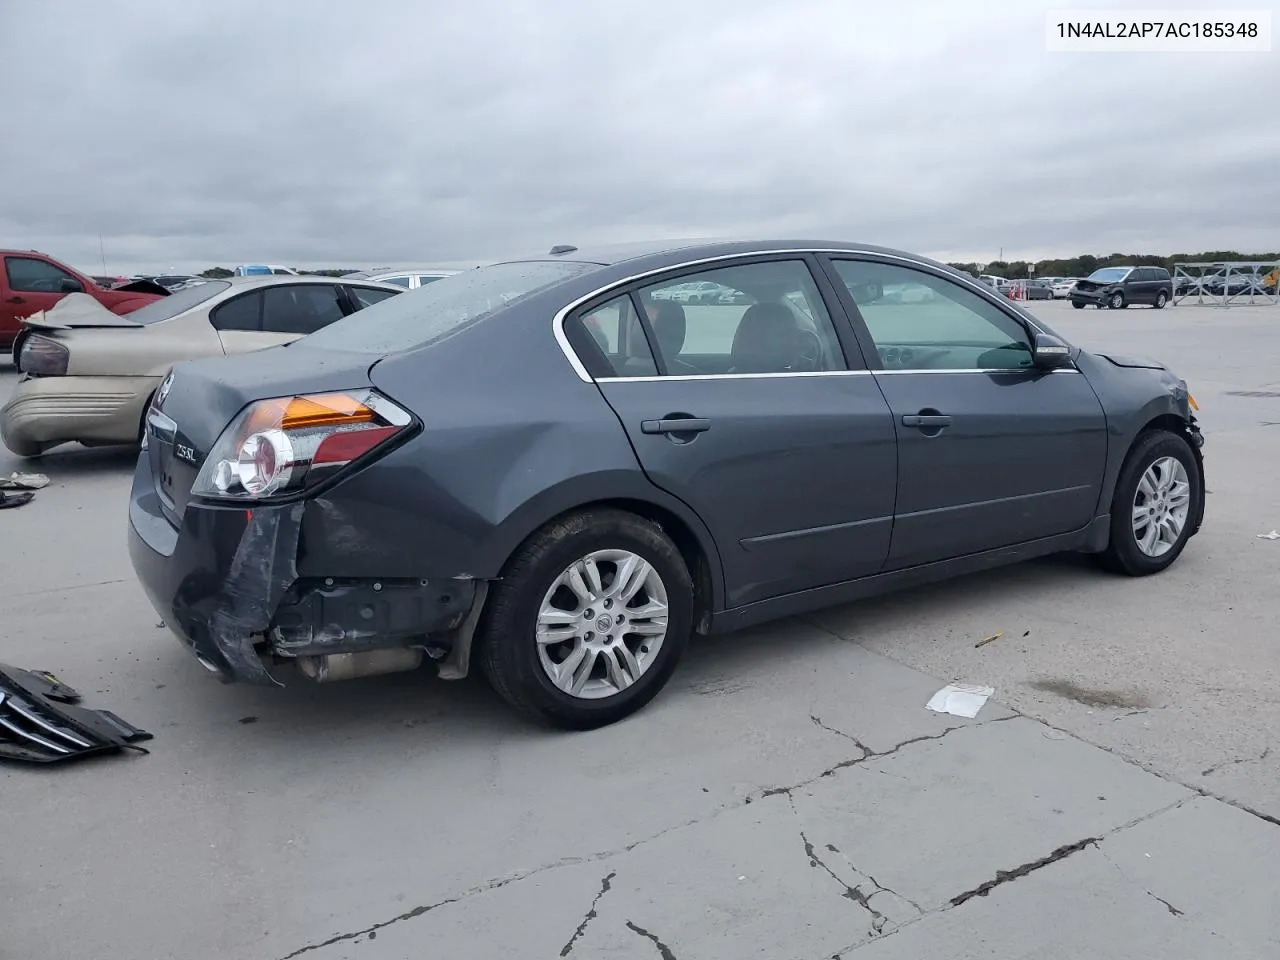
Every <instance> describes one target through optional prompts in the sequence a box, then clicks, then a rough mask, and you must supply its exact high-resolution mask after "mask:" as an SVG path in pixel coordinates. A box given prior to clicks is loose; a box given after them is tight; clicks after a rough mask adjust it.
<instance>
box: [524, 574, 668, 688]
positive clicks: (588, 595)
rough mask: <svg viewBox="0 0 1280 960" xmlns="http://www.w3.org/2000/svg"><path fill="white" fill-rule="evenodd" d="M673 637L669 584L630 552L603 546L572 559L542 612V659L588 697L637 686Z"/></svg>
mask: <svg viewBox="0 0 1280 960" xmlns="http://www.w3.org/2000/svg"><path fill="white" fill-rule="evenodd" d="M666 636H667V588H666V585H665V584H664V583H663V582H662V577H661V576H659V574H658V571H657V570H656V569H654V567H653V565H652V564H650V563H649V562H648V561H647V560H645V559H644V558H643V557H641V556H639V555H637V554H635V553H632V552H631V551H629V550H597V551H595V552H593V553H590V554H588V555H587V556H585V557H582V558H581V559H579V560H577V561H575V562H574V563H572V564H570V565H569V567H568V568H567V569H566V570H564V571H563V572H562V573H561V574H560V575H559V576H558V577H556V579H555V580H554V581H553V582H552V584H551V588H550V589H549V590H547V592H546V594H545V595H544V596H543V599H542V605H541V607H540V608H539V610H538V625H537V634H536V641H537V644H538V662H539V663H540V664H541V666H542V669H543V672H544V673H545V674H546V676H547V678H548V679H549V680H550V681H551V682H552V683H553V684H554V685H555V686H556V688H557V689H559V690H560V691H561V692H563V693H566V694H568V695H569V696H571V697H577V698H580V699H583V700H599V699H602V698H604V697H611V696H614V695H616V694H618V693H621V692H622V691H624V690H626V689H627V688H628V687H630V686H632V685H633V684H634V683H635V682H636V681H637V680H639V679H640V678H641V677H642V676H644V674H645V673H646V672H647V671H648V670H649V668H650V667H651V666H653V663H654V661H655V660H656V659H657V657H658V652H659V651H660V650H661V649H662V644H663V641H664V640H665V639H666Z"/></svg>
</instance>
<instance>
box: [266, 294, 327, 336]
mask: <svg viewBox="0 0 1280 960" xmlns="http://www.w3.org/2000/svg"><path fill="white" fill-rule="evenodd" d="M344 315H345V314H344V313H343V311H342V301H341V300H340V299H339V295H338V288H337V287H336V286H330V285H329V284H327V283H298V284H292V283H291V284H288V285H287V286H279V287H267V288H266V289H264V290H263V291H262V329H263V331H264V332H266V333H296V334H298V335H299V336H303V337H305V336H306V335H307V334H310V333H315V332H316V331H317V330H321V329H323V328H325V327H327V326H329V324H331V323H336V322H337V321H339V320H341V319H342V318H343V316H344Z"/></svg>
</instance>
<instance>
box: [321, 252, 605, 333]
mask: <svg viewBox="0 0 1280 960" xmlns="http://www.w3.org/2000/svg"><path fill="white" fill-rule="evenodd" d="M598 269H599V266H598V265H597V264H594V263H575V262H566V261H554V262H553V261H534V262H528V263H495V264H492V265H491V266H487V267H479V268H477V269H475V270H464V271H463V272H462V273H456V274H454V275H453V276H451V277H442V278H441V279H439V280H437V281H435V282H434V283H430V284H427V285H426V286H425V287H419V288H418V289H417V290H411V291H409V292H408V293H402V294H400V296H398V297H388V298H387V299H386V300H383V301H382V302H381V303H376V304H374V305H373V306H371V307H365V308H364V309H363V310H361V311H359V312H358V313H353V314H351V316H349V317H345V318H343V319H342V320H339V321H337V322H336V323H331V324H329V326H327V327H324V328H323V329H321V330H318V331H316V332H315V333H313V334H311V335H310V336H308V337H306V338H305V340H306V343H307V346H313V347H319V348H321V349H324V350H344V351H346V350H349V351H353V352H356V353H377V354H389V353H400V352H402V351H405V350H412V349H414V348H415V347H421V346H424V345H426V344H428V343H431V342H432V341H434V340H439V339H441V338H442V337H446V336H448V335H449V334H451V333H453V332H455V331H457V330H459V329H461V328H462V327H464V326H466V325H467V324H470V323H474V322H475V321H477V320H480V319H482V318H483V317H486V316H488V315H489V314H491V313H493V312H494V311H496V310H499V309H501V308H502V307H505V306H506V305H507V304H509V303H511V302H513V301H515V300H518V299H520V298H521V297H527V296H529V295H530V294H533V293H536V292H537V291H539V290H542V289H543V288H545V287H549V286H551V285H552V284H555V283H559V282H560V281H562V280H567V279H569V278H570V277H575V276H578V275H579V274H583V273H587V272H589V271H591V270H598Z"/></svg>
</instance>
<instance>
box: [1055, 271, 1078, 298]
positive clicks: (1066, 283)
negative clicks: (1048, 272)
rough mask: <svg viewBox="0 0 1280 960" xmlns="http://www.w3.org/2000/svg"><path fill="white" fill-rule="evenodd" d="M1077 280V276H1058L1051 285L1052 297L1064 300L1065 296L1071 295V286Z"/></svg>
mask: <svg viewBox="0 0 1280 960" xmlns="http://www.w3.org/2000/svg"><path fill="white" fill-rule="evenodd" d="M1079 280H1080V278H1079V277H1059V278H1058V279H1057V280H1055V281H1054V284H1053V287H1052V290H1053V299H1055V300H1065V299H1066V298H1067V297H1069V296H1071V288H1072V287H1074V286H1075V285H1076V283H1077V281H1079Z"/></svg>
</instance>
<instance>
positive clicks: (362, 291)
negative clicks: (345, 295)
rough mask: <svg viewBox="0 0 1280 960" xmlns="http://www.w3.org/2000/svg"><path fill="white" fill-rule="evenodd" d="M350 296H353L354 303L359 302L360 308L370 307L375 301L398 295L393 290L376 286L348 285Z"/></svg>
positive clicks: (378, 301) (379, 301)
mask: <svg viewBox="0 0 1280 960" xmlns="http://www.w3.org/2000/svg"><path fill="white" fill-rule="evenodd" d="M347 289H348V290H349V291H351V296H352V297H354V298H355V301H356V303H358V304H360V307H361V309H363V308H365V307H372V306H373V305H374V304H375V303H381V302H382V301H383V300H386V299H388V298H389V297H398V296H399V294H398V293H396V292H395V291H393V290H379V289H378V288H377V287H357V286H348V287H347Z"/></svg>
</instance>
